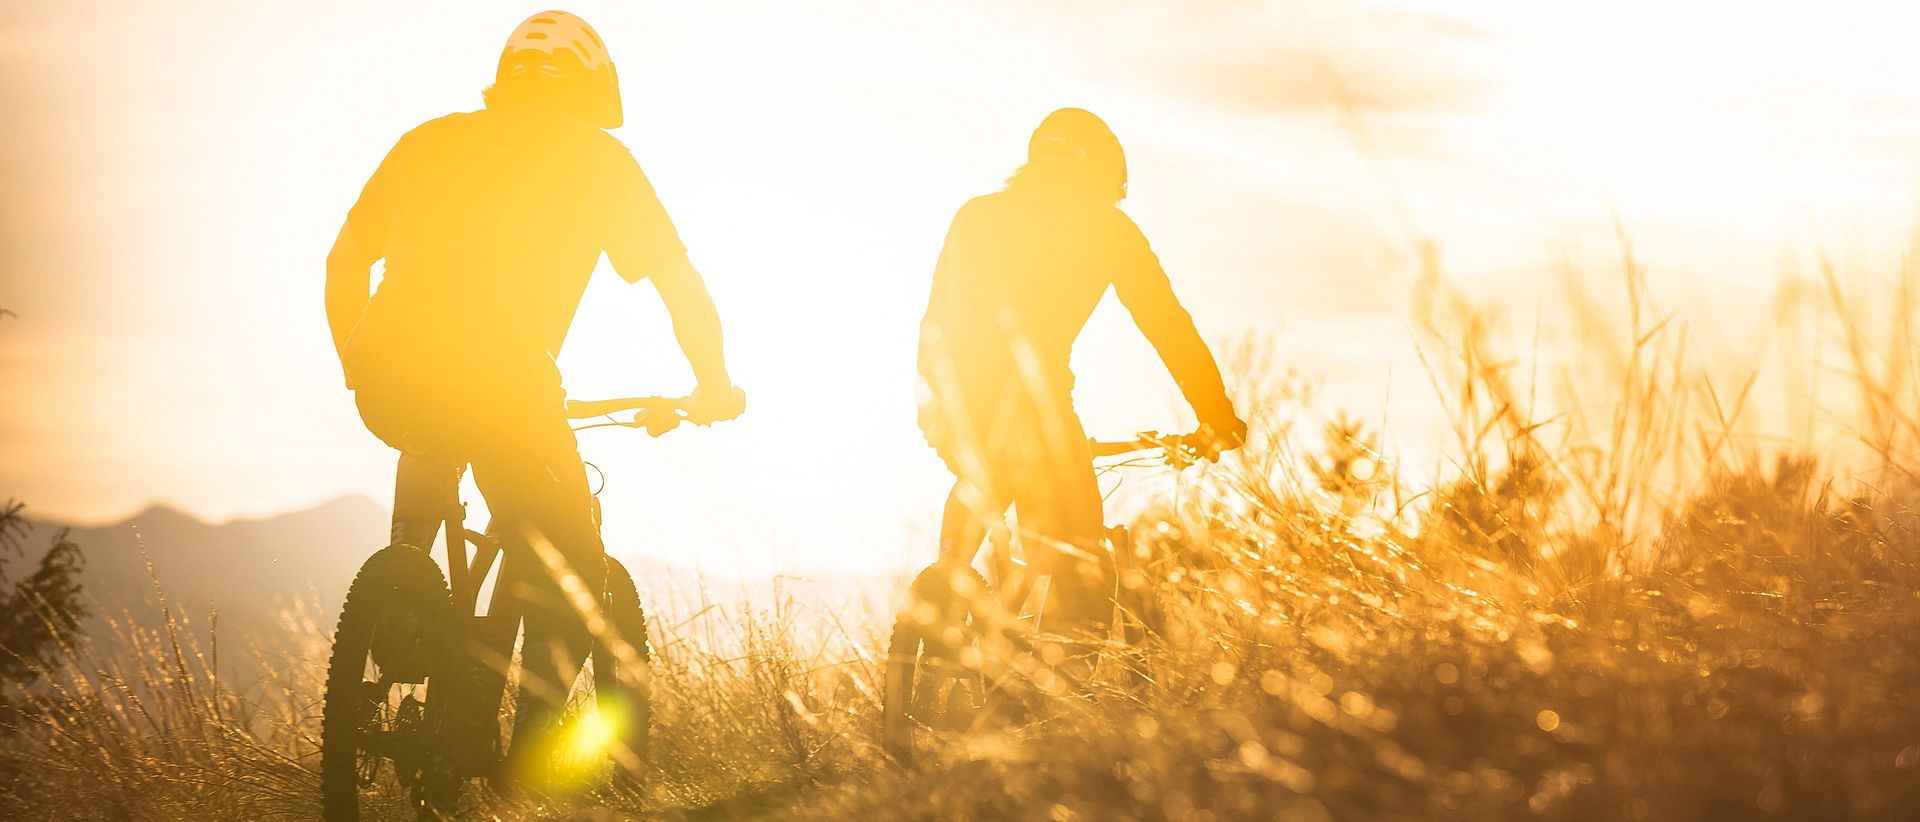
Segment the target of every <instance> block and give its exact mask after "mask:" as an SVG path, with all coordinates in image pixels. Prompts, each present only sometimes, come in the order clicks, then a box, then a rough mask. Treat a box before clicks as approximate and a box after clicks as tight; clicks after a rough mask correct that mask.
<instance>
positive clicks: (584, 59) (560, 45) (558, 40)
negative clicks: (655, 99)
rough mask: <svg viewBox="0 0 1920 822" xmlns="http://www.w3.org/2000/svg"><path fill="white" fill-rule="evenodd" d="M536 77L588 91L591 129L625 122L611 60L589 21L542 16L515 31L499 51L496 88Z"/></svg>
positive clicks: (559, 14)
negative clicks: (579, 85)
mask: <svg viewBox="0 0 1920 822" xmlns="http://www.w3.org/2000/svg"><path fill="white" fill-rule="evenodd" d="M535 74H538V75H543V76H545V77H549V78H552V79H555V80H577V81H579V82H581V83H582V84H583V90H585V91H586V92H587V93H586V94H585V95H583V96H584V98H585V107H586V109H587V111H585V112H583V113H584V114H586V115H587V119H588V120H589V121H591V122H592V123H593V124H594V125H597V126H599V127H601V128H618V127H619V126H620V124H621V122H622V121H623V120H624V119H625V117H624V116H623V114H622V112H621V106H620V78H619V75H618V74H616V73H615V72H614V68H613V58H612V57H611V56H609V55H608V54H607V46H606V43H605V42H604V41H602V40H601V39H600V35H599V34H597V33H595V32H594V30H593V27H592V26H589V25H587V21H585V20H582V19H580V18H579V17H576V16H574V15H572V14H569V13H567V12H564V11H543V12H541V13H539V14H536V15H534V16H532V17H529V18H527V20H526V22H524V23H521V24H520V27H519V28H516V29H514V30H513V36H511V37H509V38H507V47H506V48H505V49H504V50H502V51H501V52H500V67H499V69H498V70H497V71H496V72H495V75H494V84H495V85H500V84H503V83H507V82H510V81H511V80H513V79H514V78H519V77H528V76H531V75H535Z"/></svg>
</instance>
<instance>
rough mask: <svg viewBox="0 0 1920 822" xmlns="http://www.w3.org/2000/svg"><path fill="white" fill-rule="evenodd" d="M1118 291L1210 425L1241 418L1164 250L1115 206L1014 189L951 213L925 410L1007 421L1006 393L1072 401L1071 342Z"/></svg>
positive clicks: (1038, 405) (1054, 402) (927, 322)
mask: <svg viewBox="0 0 1920 822" xmlns="http://www.w3.org/2000/svg"><path fill="white" fill-rule="evenodd" d="M1109 287H1111V288H1113V289H1114V291H1115V293H1116V294H1118V296H1119V298H1120V302H1121V304H1122V305H1124V306H1126V308H1127V310H1128V312H1129V313H1131V314H1132V315H1133V321H1134V324H1135V325H1137V326H1139V328H1140V331H1141V333H1143V334H1145V335H1146V337H1147V340H1148V341H1149V342H1151V343H1152V344H1153V348H1154V350H1155V351H1156V352H1158V353H1159V355H1160V359H1161V361H1162V362H1164V363H1165V364H1166V366H1167V370H1168V371H1169V372H1171V373H1172V375H1173V378H1174V381H1175V382H1176V383H1178V384H1179V386H1180V390H1181V393H1182V394H1184V395H1185V397H1186V399H1187V402H1188V403H1189V404H1191V405H1192V406H1193V408H1194V412H1195V414H1196V415H1197V416H1198V417H1199V419H1200V420H1201V421H1202V422H1208V423H1214V424H1220V423H1223V422H1225V421H1227V420H1231V419H1233V416H1234V415H1233V406H1232V403H1231V402H1230V401H1229V400H1228V398H1227V394H1226V389H1225V387H1224V386H1223V385H1222V384H1221V379H1220V370H1219V366H1218V365H1217V364H1216V363H1215V362H1214V358H1213V353H1212V352H1211V351H1209V350H1208V349H1207V345H1206V342H1205V341H1204V340H1202V339H1201V337H1200V334H1199V332H1198V331H1196V330H1195V329H1194V326H1193V318H1192V316H1190V315H1189V314H1188V313H1187V311H1186V309H1185V308H1182V307H1181V305H1180V302H1179V300H1178V299H1177V298H1175V297H1174V294H1173V288H1172V286H1171V285H1170V284H1169V283H1168V281H1167V274H1166V271H1164V270H1163V269H1162V268H1161V267H1160V260H1159V258H1158V257H1157V256H1156V255H1155V254H1154V253H1153V249H1152V248H1150V247H1149V246H1148V244H1147V239H1146V237H1145V236H1144V235H1143V234H1141V232H1140V229H1139V227H1138V226H1136V225H1134V223H1133V220H1131V219H1129V218H1128V217H1127V215H1126V214H1125V213H1124V212H1122V211H1121V210H1120V209H1119V208H1118V207H1116V206H1113V205H1109V204H1104V203H1098V202H1085V201H1081V200H1074V199H1068V198H1063V197H1056V196H1049V195H1048V194H1045V193H1042V192H1028V191H1022V190H1019V189H1017V188H1015V189H1009V190H1006V191H1001V192H998V193H994V194H989V195H986V196H984V197H978V198H975V199H974V200H972V201H970V202H968V203H967V204H966V205H965V206H963V207H962V208H961V209H960V212H959V214H957V215H955V217H954V219H953V225H952V227H951V228H950V229H949V230H948V232H947V240H946V246H945V247H944V248H943V249H942V250H941V253H940V261H939V263H938V266H937V267H936V269H935V271H934V277H933V295H932V298H931V299H930V300H929V301H928V304H927V313H926V317H925V319H924V320H923V321H922V322H921V326H920V352H919V354H920V364H919V367H920V376H921V379H922V380H924V381H925V383H926V386H927V388H928V389H929V391H930V393H931V397H930V398H928V399H927V401H926V403H925V404H924V405H923V418H922V419H923V424H925V422H926V417H925V416H924V414H925V413H927V412H929V411H932V410H934V409H937V410H938V413H941V414H952V413H962V414H966V415H968V416H969V417H970V425H974V426H977V425H983V424H984V425H992V424H998V423H999V422H1000V416H999V414H998V413H997V412H996V409H1004V408H1006V407H1007V406H1006V405H1005V401H1006V399H1007V398H1008V396H1009V392H1020V393H1021V394H1022V395H1023V397H1024V399H1026V400H1032V401H1037V402H1035V403H1034V404H1031V405H1030V404H1028V402H1026V401H1023V402H1021V403H1020V405H1021V406H1023V407H1025V408H1029V409H1035V410H1040V409H1045V408H1062V409H1066V408H1071V392H1072V390H1073V372H1072V370H1071V368H1070V364H1069V360H1070V359H1071V357H1072V354H1073V342H1074V339H1075V338H1076V337H1078V336H1079V335H1080V330H1081V328H1082V327H1084V326H1085V325H1086V323H1087V320H1088V319H1089V318H1090V317H1091V316H1092V315H1093V310H1094V308H1095V307H1096V306H1097V305H1099V303H1100V299H1101V297H1102V296H1104V295H1105V294H1106V292H1107V289H1108V288H1109Z"/></svg>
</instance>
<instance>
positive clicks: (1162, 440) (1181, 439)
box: [1087, 431, 1201, 466]
mask: <svg viewBox="0 0 1920 822" xmlns="http://www.w3.org/2000/svg"><path fill="white" fill-rule="evenodd" d="M1200 445H1201V443H1200V434H1199V433H1198V432H1195V433H1192V434H1162V433H1160V432H1158V431H1143V432H1141V433H1140V434H1138V435H1136V436H1135V437H1134V438H1133V439H1130V440H1098V439H1089V440H1087V448H1088V450H1090V451H1092V452H1093V456H1094V457H1095V458H1099V457H1117V456H1120V455H1122V454H1131V453H1133V452H1135V451H1150V450H1153V449H1156V448H1158V449H1160V450H1162V451H1165V452H1166V456H1167V462H1168V463H1169V464H1172V465H1175V466H1186V465H1190V464H1192V463H1193V462H1194V461H1196V460H1198V459H1199V458H1200V455H1201V450H1200Z"/></svg>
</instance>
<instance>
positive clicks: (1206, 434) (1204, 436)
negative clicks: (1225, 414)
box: [1193, 417, 1247, 460]
mask: <svg viewBox="0 0 1920 822" xmlns="http://www.w3.org/2000/svg"><path fill="white" fill-rule="evenodd" d="M1194 440H1195V442H1194V443H1193V448H1194V450H1195V451H1196V452H1198V454H1199V456H1200V458H1201V459H1207V460H1217V459H1219V458H1220V454H1221V453H1222V452H1226V451H1232V450H1233V449H1235V448H1239V447H1240V446H1242V445H1246V444H1247V424H1246V423H1245V422H1242V421H1241V420H1240V419H1239V418H1238V417H1229V418H1228V419H1226V420H1222V421H1219V422H1210V423H1201V424H1200V430H1198V431H1195V432H1194Z"/></svg>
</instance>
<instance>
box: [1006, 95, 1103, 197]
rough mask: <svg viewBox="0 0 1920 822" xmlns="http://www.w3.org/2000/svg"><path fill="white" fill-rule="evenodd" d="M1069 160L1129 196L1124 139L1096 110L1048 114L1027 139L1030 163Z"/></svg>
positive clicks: (1037, 164) (1034, 164) (1101, 182)
mask: <svg viewBox="0 0 1920 822" xmlns="http://www.w3.org/2000/svg"><path fill="white" fill-rule="evenodd" d="M1062 160H1067V161H1071V162H1074V163H1076V164H1082V167H1083V168H1084V169H1085V170H1086V172H1088V173H1089V175H1090V176H1092V177H1094V178H1096V179H1098V180H1099V181H1100V184H1101V185H1102V186H1105V185H1106V184H1108V183H1111V184H1112V185H1113V186H1115V188H1116V189H1117V191H1118V193H1119V198H1120V199H1124V198H1125V197H1126V196H1127V154H1126V152H1125V151H1124V150H1122V149H1121V148H1120V138H1118V137H1115V136H1113V130H1112V129H1110V128H1108V127H1107V123H1106V121H1104V120H1101V119H1100V118H1099V117H1096V116H1094V114H1093V112H1091V111H1087V110H1086V109H1082V108H1063V109H1060V110H1058V111H1055V112H1054V113H1052V114H1049V115H1047V118H1046V119H1045V120H1041V121H1040V127H1039V128H1036V129H1034V130H1033V136H1032V137H1031V138H1029V139H1028V140H1027V165H1029V166H1039V165H1044V164H1048V163H1054V162H1059V161H1062Z"/></svg>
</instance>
